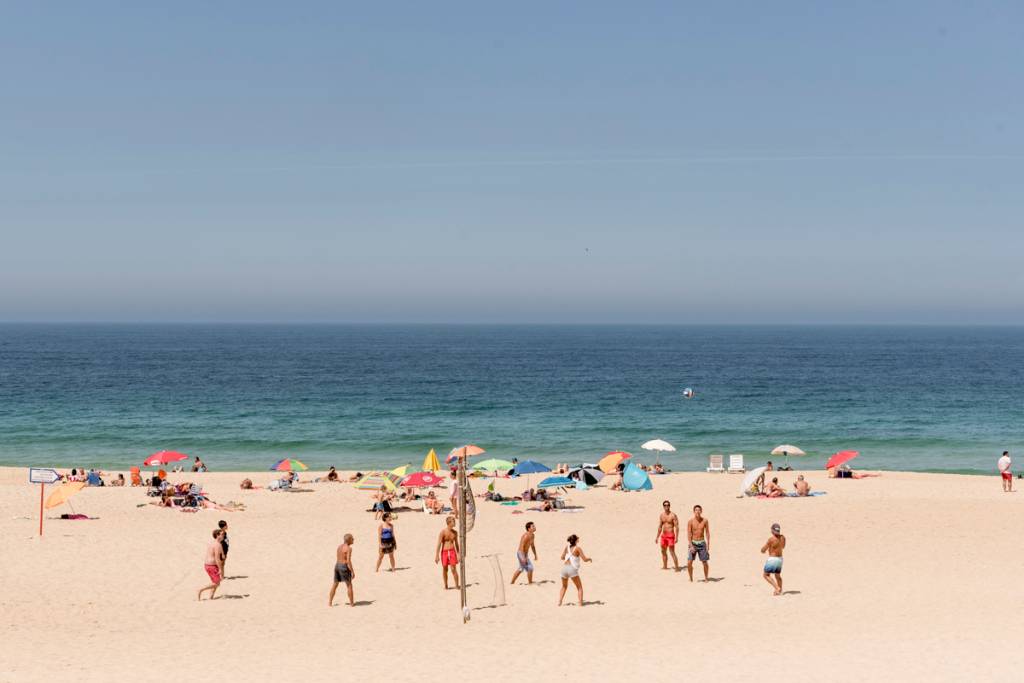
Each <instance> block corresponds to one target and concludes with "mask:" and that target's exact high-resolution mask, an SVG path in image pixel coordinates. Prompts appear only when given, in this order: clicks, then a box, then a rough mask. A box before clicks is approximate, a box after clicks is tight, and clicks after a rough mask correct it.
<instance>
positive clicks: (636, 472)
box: [622, 463, 654, 491]
mask: <svg viewBox="0 0 1024 683" xmlns="http://www.w3.org/2000/svg"><path fill="white" fill-rule="evenodd" d="M653 488H654V486H653V485H652V484H651V477H650V476H649V475H648V474H647V473H646V472H644V471H643V470H642V469H640V468H639V467H637V466H636V464H634V463H629V464H628V465H626V469H625V471H624V472H623V473H622V490H623V491H650V490H651V489H653Z"/></svg>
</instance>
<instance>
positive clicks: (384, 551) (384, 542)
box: [374, 512, 398, 572]
mask: <svg viewBox="0 0 1024 683" xmlns="http://www.w3.org/2000/svg"><path fill="white" fill-rule="evenodd" d="M377 538H378V539H379V540H380V553H379V554H378V555H377V568H376V569H375V570H374V571H375V572H379V571H380V563H381V562H382V561H383V560H384V556H385V555H387V556H388V560H390V561H391V571H395V551H396V550H398V540H397V539H396V538H395V525H394V524H392V522H391V513H390V512H385V513H384V517H382V518H381V521H380V526H378V527H377Z"/></svg>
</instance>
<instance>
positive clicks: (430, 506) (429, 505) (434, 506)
mask: <svg viewBox="0 0 1024 683" xmlns="http://www.w3.org/2000/svg"><path fill="white" fill-rule="evenodd" d="M423 505H424V507H425V508H426V509H427V512H429V513H430V514H432V515H439V514H441V513H442V512H443V511H444V503H442V502H441V501H440V499H439V498H438V497H437V494H435V493H434V492H433V491H430V492H429V493H427V497H426V498H424V499H423Z"/></svg>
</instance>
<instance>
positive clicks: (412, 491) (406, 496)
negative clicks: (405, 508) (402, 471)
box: [402, 486, 419, 503]
mask: <svg viewBox="0 0 1024 683" xmlns="http://www.w3.org/2000/svg"><path fill="white" fill-rule="evenodd" d="M417 498H419V496H418V495H417V494H416V488H415V487H413V486H410V487H409V488H407V489H406V490H405V491H403V492H402V500H403V501H405V502H407V503H410V502H412V501H414V500H416V499H417Z"/></svg>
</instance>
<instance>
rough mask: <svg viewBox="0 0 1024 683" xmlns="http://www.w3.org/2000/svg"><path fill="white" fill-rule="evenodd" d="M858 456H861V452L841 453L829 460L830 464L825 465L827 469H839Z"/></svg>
mask: <svg viewBox="0 0 1024 683" xmlns="http://www.w3.org/2000/svg"><path fill="white" fill-rule="evenodd" d="M858 455H860V452H859V451H839V452H838V453H835V454H834V455H833V456H832V457H831V458H829V459H828V462H827V463H825V469H826V470H830V469H832V468H833V467H839V466H840V465H842V464H843V463H845V462H849V461H850V460H853V459H854V458H856V457H857V456H858Z"/></svg>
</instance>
